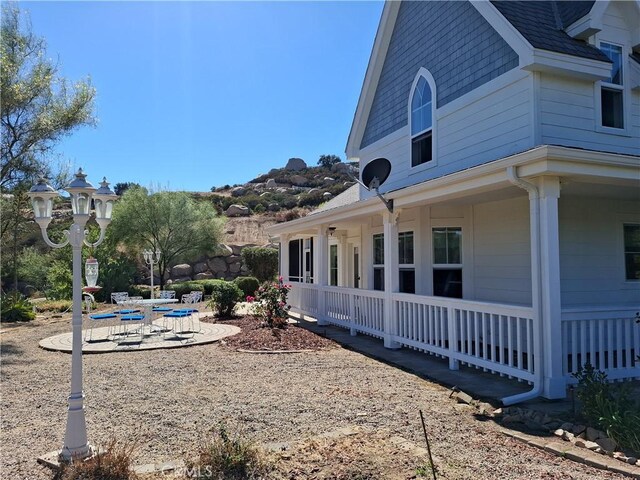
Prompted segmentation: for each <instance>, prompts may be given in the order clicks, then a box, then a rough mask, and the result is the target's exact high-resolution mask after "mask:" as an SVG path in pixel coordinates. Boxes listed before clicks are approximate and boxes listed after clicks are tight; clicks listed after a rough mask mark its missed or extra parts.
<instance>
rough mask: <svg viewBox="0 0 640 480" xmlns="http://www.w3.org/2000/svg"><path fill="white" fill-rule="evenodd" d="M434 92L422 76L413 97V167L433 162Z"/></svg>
mask: <svg viewBox="0 0 640 480" xmlns="http://www.w3.org/2000/svg"><path fill="white" fill-rule="evenodd" d="M432 107H433V100H432V92H431V87H429V83H428V82H427V79H426V78H425V77H423V76H422V75H421V76H420V78H419V79H418V83H417V84H416V86H415V89H414V90H413V97H411V166H412V167H415V166H418V165H422V164H423V163H427V162H430V161H431V160H433V141H432V136H433V135H432V134H433V118H432V111H433V110H432Z"/></svg>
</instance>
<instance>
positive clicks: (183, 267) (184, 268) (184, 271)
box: [171, 263, 193, 279]
mask: <svg viewBox="0 0 640 480" xmlns="http://www.w3.org/2000/svg"><path fill="white" fill-rule="evenodd" d="M192 271H193V270H192V268H191V265H189V264H188V263H181V264H180V265H176V266H174V267H172V268H171V278H173V279H177V278H180V277H190V276H191V272H192Z"/></svg>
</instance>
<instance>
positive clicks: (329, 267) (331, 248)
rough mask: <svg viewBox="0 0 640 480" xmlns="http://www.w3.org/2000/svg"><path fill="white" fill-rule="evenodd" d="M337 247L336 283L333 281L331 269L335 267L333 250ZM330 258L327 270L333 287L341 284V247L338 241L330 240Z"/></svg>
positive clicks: (330, 284)
mask: <svg viewBox="0 0 640 480" xmlns="http://www.w3.org/2000/svg"><path fill="white" fill-rule="evenodd" d="M334 248H335V252H336V268H335V271H336V283H335V284H334V283H331V270H332V269H333V267H332V266H331V251H332V250H333V249H334ZM327 256H328V260H329V265H328V266H327V272H328V273H329V278H328V280H329V286H332V287H337V286H339V285H340V247H339V245H338V244H337V243H336V242H330V243H329V252H328V255H327Z"/></svg>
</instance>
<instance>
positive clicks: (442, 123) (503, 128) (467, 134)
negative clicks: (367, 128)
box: [360, 72, 534, 198]
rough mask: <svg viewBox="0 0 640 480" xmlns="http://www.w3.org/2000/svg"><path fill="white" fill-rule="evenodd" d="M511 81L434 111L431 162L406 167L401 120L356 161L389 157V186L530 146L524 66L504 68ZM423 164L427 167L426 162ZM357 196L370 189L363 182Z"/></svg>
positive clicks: (528, 78)
mask: <svg viewBox="0 0 640 480" xmlns="http://www.w3.org/2000/svg"><path fill="white" fill-rule="evenodd" d="M509 75H510V76H512V77H513V80H512V81H511V82H510V83H508V82H507V83H506V85H503V86H502V87H496V88H495V89H492V91H490V93H487V94H486V95H483V96H481V97H479V98H477V99H476V100H475V101H474V102H471V103H468V104H465V105H463V106H461V108H458V109H455V110H453V111H451V112H449V113H447V114H446V115H443V114H442V113H441V112H437V113H436V124H435V127H434V145H435V147H434V148H435V162H434V163H435V165H434V166H432V167H428V166H419V167H416V168H412V167H411V150H410V147H411V145H410V136H409V128H408V126H405V127H403V128H401V129H400V130H398V131H397V132H396V133H394V134H393V135H390V136H388V137H386V138H384V139H382V140H380V141H379V142H376V143H375V144H372V145H371V146H369V147H367V148H365V149H363V150H362V151H361V152H360V164H361V165H362V166H364V165H366V164H367V163H368V162H369V161H371V160H373V159H374V158H378V157H385V158H388V159H390V160H391V162H392V169H391V175H390V176H389V178H388V179H387V181H386V182H385V183H384V184H383V185H382V187H381V188H380V191H381V192H389V191H392V190H397V189H400V188H403V187H407V186H410V185H415V184H418V183H421V182H425V181H427V180H431V179H434V178H439V177H442V176H444V175H447V174H450V173H453V172H457V171H461V170H465V169H467V168H471V167H474V166H477V165H481V164H483V163H487V162H490V161H493V160H497V159H499V158H503V157H505V156H508V155H513V154H515V153H519V152H522V151H525V150H527V149H529V148H531V147H533V146H534V138H533V130H534V129H533V116H532V115H531V110H532V108H533V107H532V99H533V95H532V89H533V82H532V80H531V75H532V74H530V73H528V72H513V73H509ZM425 167H426V168H425ZM360 195H361V198H368V197H370V196H372V195H373V193H371V192H367V191H366V190H365V189H364V188H362V189H361V192H360Z"/></svg>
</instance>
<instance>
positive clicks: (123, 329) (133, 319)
mask: <svg viewBox="0 0 640 480" xmlns="http://www.w3.org/2000/svg"><path fill="white" fill-rule="evenodd" d="M132 324H134V325H135V324H137V325H139V328H138V329H137V333H139V334H140V342H142V341H143V340H144V315H138V314H135V313H133V314H126V315H121V316H120V329H119V331H118V335H117V339H118V341H122V339H123V338H127V339H128V338H129V333H130V332H131V330H129V326H130V325H132ZM133 331H134V332H136V330H133Z"/></svg>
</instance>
